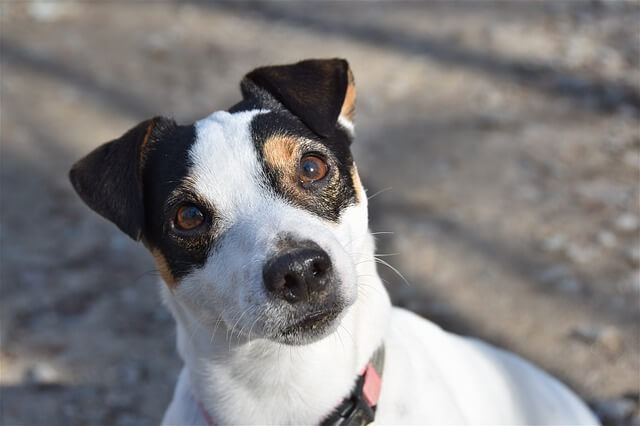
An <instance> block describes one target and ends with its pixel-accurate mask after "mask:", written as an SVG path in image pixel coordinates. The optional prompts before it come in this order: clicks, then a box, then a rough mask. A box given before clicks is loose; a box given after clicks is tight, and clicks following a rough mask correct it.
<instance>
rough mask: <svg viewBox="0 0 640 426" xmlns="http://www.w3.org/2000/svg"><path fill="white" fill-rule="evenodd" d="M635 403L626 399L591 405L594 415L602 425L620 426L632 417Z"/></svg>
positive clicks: (608, 400)
mask: <svg viewBox="0 0 640 426" xmlns="http://www.w3.org/2000/svg"><path fill="white" fill-rule="evenodd" d="M636 405H637V404H636V403H635V402H634V401H633V400H631V399H628V398H616V399H607V400H603V401H597V402H595V403H594V404H593V408H594V411H595V412H596V415H597V416H598V417H599V418H600V420H602V422H603V423H604V424H612V425H618V424H620V425H622V424H625V423H624V421H625V420H626V419H628V418H629V417H630V416H632V415H633V412H634V411H635V409H636Z"/></svg>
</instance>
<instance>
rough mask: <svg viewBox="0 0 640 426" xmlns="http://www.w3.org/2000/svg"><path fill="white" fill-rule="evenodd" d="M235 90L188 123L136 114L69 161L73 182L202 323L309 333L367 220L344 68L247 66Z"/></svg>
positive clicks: (341, 293) (331, 303)
mask: <svg viewBox="0 0 640 426" xmlns="http://www.w3.org/2000/svg"><path fill="white" fill-rule="evenodd" d="M241 89H242V94H243V100H242V101H241V102H240V103H238V104H237V105H235V106H233V107H232V108H230V109H229V110H228V111H219V112H216V113H213V114H211V115H210V116H209V117H207V118H204V119H202V120H200V121H197V122H195V123H194V124H190V125H178V124H176V123H175V122H174V121H172V120H170V119H167V118H164V117H156V118H153V119H150V120H147V121H144V122H142V123H140V124H138V125H137V126H136V127H134V128H133V129H131V130H129V131H128V132H127V133H125V134H124V136H122V137H120V138H119V139H116V140H113V141H111V142H108V143H106V144H104V145H102V146H100V147H99V148H97V149H96V150H95V151H93V152H91V153H90V154H89V155H87V156H86V157H85V158H83V159H82V160H80V161H79V162H77V163H76V164H75V165H74V166H73V168H72V169H71V172H70V178H71V182H72V184H73V186H74V188H75V189H76V191H77V192H78V194H79V195H80V197H81V198H82V199H83V200H84V201H85V202H86V203H87V204H88V205H89V207H91V208H92V209H93V210H95V211H96V212H98V213H99V214H101V215H102V216H104V217H106V218H107V219H109V220H111V221H112V222H114V223H115V224H116V225H117V226H118V227H119V228H120V229H121V230H122V231H124V232H125V233H127V234H128V235H129V236H130V237H131V238H133V239H135V240H142V241H143V242H144V244H145V245H146V247H147V248H148V249H149V250H150V251H151V253H152V255H153V258H154V259H155V261H156V263H157V266H158V269H159V271H160V273H161V275H162V277H163V279H164V281H165V282H166V284H167V286H168V288H169V289H170V290H171V295H172V297H174V298H176V299H177V300H178V301H179V303H180V304H181V305H182V306H185V307H186V308H187V309H188V310H189V311H190V312H191V313H193V314H194V315H195V317H196V318H197V319H198V321H199V322H200V323H201V325H204V326H205V327H214V324H215V323H216V321H219V320H221V321H223V322H224V323H225V324H226V326H227V327H228V328H229V329H235V330H236V331H238V332H240V333H244V334H245V335H246V334H249V335H250V336H254V337H261V338H267V339H270V340H274V341H278V342H282V343H287V344H305V343H309V342H312V341H315V340H318V339H320V338H322V337H323V336H326V335H327V334H328V333H330V332H331V331H332V330H334V329H335V328H336V327H337V324H338V322H339V320H340V317H341V315H342V313H343V312H344V311H345V310H346V309H347V308H348V307H349V306H350V305H351V304H353V303H354V301H355V299H356V294H357V281H358V277H357V274H356V265H357V263H358V261H359V259H360V258H361V257H362V245H363V244H364V240H365V239H366V237H367V231H368V229H367V211H366V197H365V195H364V191H363V188H362V186H361V184H360V181H359V179H358V174H357V171H356V167H355V164H354V162H353V159H352V156H351V152H350V144H351V141H352V138H353V114H354V101H355V86H354V82H353V77H352V75H351V71H350V70H349V66H348V64H347V62H346V61H344V60H340V59H331V60H308V61H303V62H299V63H297V64H293V65H285V66H270V67H263V68H258V69H256V70H254V71H252V72H251V73H249V74H248V75H246V76H245V78H244V79H243V80H242V82H241Z"/></svg>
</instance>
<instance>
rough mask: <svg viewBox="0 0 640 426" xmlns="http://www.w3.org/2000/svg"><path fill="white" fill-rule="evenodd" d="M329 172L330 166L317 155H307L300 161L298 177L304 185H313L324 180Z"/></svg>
mask: <svg viewBox="0 0 640 426" xmlns="http://www.w3.org/2000/svg"><path fill="white" fill-rule="evenodd" d="M328 171H329V166H327V163H326V162H325V161H324V160H323V159H322V158H320V157H318V156H316V155H305V156H304V157H302V159H301V160H300V167H299V171H298V177H299V179H300V182H302V183H311V182H316V181H319V180H320V179H322V178H324V177H325V176H326V175H327V172H328Z"/></svg>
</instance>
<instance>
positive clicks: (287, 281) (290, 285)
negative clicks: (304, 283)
mask: <svg viewBox="0 0 640 426" xmlns="http://www.w3.org/2000/svg"><path fill="white" fill-rule="evenodd" d="M297 285H298V280H297V279H296V277H294V276H293V275H291V274H286V275H285V276H284V288H286V289H287V290H293V289H294V288H295V287H296V286H297Z"/></svg>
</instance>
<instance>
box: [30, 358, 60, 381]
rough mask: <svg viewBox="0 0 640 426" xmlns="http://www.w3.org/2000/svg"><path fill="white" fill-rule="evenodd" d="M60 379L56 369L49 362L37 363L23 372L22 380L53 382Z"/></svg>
mask: <svg viewBox="0 0 640 426" xmlns="http://www.w3.org/2000/svg"><path fill="white" fill-rule="evenodd" d="M59 379H60V374H59V373H58V371H57V370H56V369H55V368H53V367H52V366H51V365H49V364H44V363H38V364H36V365H34V366H32V367H31V368H28V369H27V370H26V371H25V373H24V381H25V382H27V383H30V384H36V385H39V384H48V383H55V382H57V381H58V380H59Z"/></svg>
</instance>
